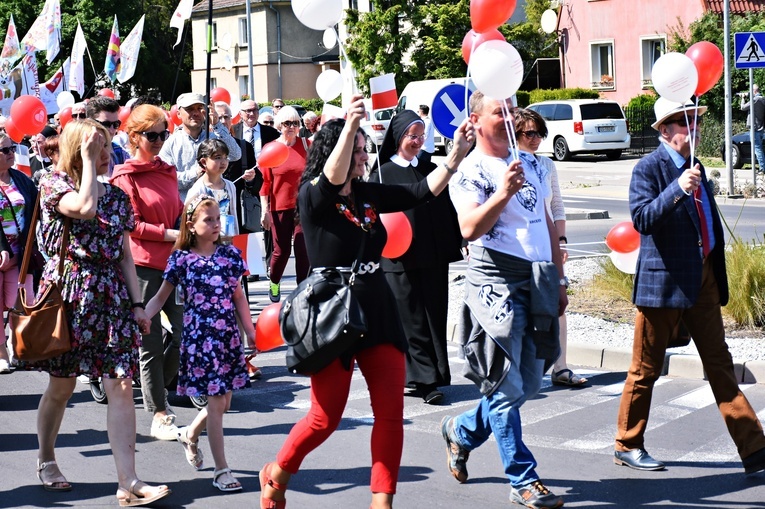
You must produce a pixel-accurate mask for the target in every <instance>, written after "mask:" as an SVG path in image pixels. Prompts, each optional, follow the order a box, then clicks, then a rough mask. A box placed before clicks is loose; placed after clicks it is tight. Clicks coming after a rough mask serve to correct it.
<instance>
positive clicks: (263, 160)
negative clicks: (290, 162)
mask: <svg viewBox="0 0 765 509" xmlns="http://www.w3.org/2000/svg"><path fill="white" fill-rule="evenodd" d="M289 156H290V149H289V148H288V147H287V145H285V144H284V143H280V142H278V141H272V142H270V143H266V144H265V145H263V149H262V150H261V151H260V157H258V166H260V167H261V168H276V167H277V166H281V165H282V164H284V163H285V162H286V161H287V158H288V157H289Z"/></svg>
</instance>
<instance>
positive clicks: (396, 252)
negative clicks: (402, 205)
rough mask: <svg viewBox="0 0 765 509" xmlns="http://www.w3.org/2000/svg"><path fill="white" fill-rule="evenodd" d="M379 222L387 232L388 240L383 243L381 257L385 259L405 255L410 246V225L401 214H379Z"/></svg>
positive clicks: (406, 218)
mask: <svg viewBox="0 0 765 509" xmlns="http://www.w3.org/2000/svg"><path fill="white" fill-rule="evenodd" d="M380 221H382V224H383V225H384V226H385V229H386V230H388V240H387V241H386V242H385V247H384V248H383V252H382V255H383V256H384V257H385V258H398V257H399V256H401V255H403V254H404V253H406V251H407V249H409V246H410V245H411V244H412V223H410V222H409V218H408V217H406V214H404V213H403V212H392V213H390V214H380Z"/></svg>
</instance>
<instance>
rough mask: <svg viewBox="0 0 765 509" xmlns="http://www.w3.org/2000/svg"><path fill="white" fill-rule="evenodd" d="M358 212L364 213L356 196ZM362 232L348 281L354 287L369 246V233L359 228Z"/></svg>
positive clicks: (361, 204)
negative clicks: (365, 249) (366, 248)
mask: <svg viewBox="0 0 765 509" xmlns="http://www.w3.org/2000/svg"><path fill="white" fill-rule="evenodd" d="M356 210H357V211H363V210H364V209H363V203H362V201H361V199H359V196H358V194H357V195H356ZM359 229H360V230H361V244H360V245H359V251H358V253H356V259H355V260H354V261H353V265H351V277H350V278H349V279H348V284H349V285H350V286H353V283H354V282H355V281H356V274H358V273H359V266H360V265H361V257H362V256H363V255H364V246H366V244H367V235H369V233H367V232H365V231H364V230H363V229H361V228H359Z"/></svg>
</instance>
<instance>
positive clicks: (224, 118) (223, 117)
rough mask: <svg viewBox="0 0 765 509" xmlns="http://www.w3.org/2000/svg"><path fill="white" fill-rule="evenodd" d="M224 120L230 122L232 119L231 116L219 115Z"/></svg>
mask: <svg viewBox="0 0 765 509" xmlns="http://www.w3.org/2000/svg"><path fill="white" fill-rule="evenodd" d="M218 116H219V117H220V118H221V119H222V120H228V119H230V118H231V115H218Z"/></svg>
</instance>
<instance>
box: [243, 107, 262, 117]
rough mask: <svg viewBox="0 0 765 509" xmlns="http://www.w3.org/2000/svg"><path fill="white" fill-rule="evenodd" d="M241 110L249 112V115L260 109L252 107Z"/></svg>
mask: <svg viewBox="0 0 765 509" xmlns="http://www.w3.org/2000/svg"><path fill="white" fill-rule="evenodd" d="M241 111H242V113H247V114H248V115H252V114H253V113H255V112H256V111H258V110H257V109H255V108H250V109H249V110H241Z"/></svg>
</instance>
